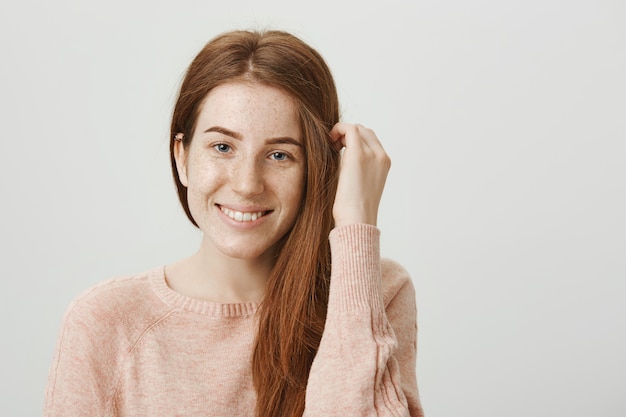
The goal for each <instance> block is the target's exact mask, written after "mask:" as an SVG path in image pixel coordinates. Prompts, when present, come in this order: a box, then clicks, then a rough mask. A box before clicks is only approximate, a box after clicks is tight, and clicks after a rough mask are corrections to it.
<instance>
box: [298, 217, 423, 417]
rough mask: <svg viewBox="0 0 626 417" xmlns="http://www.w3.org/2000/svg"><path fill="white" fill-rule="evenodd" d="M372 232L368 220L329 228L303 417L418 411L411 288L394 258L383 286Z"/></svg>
mask: <svg viewBox="0 0 626 417" xmlns="http://www.w3.org/2000/svg"><path fill="white" fill-rule="evenodd" d="M379 238H380V232H379V230H378V229H377V228H376V227H374V226H370V225H363V224H360V225H351V226H344V227H341V228H337V229H334V230H333V231H332V232H331V234H330V245H331V252H332V271H331V282H330V294H329V301H328V314H327V318H326V326H325V329H324V334H323V335H322V340H321V342H320V346H319V349H318V353H317V355H316V357H315V360H314V361H313V365H312V366H311V373H310V375H309V381H308V384H307V392H306V405H305V412H304V416H306V417H322V416H325V417H326V416H347V417H366V416H367V417H373V416H385V417H387V416H394V417H395V416H402V417H422V416H423V411H422V407H421V404H420V400H419V394H418V391H417V382H416V378H415V357H416V332H417V324H416V323H417V322H416V309H415V294H414V291H413V287H412V284H411V281H410V279H409V278H408V275H407V274H406V271H405V270H404V269H403V268H402V267H400V266H399V265H397V264H395V263H392V264H386V265H385V268H384V271H385V273H386V274H390V275H391V276H387V277H385V278H386V279H389V280H390V282H391V283H392V285H391V286H390V287H389V288H385V289H383V277H382V274H383V268H382V267H381V259H380V253H379ZM386 281H387V280H386ZM384 291H388V293H387V294H384V293H383V292H384ZM386 298H387V299H388V302H387V304H386V306H385V299H386ZM396 332H400V337H396Z"/></svg>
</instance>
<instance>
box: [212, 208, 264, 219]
mask: <svg viewBox="0 0 626 417" xmlns="http://www.w3.org/2000/svg"><path fill="white" fill-rule="evenodd" d="M219 208H220V210H222V213H224V214H225V215H227V216H228V217H230V218H231V219H233V220H236V221H238V222H253V221H255V220H257V219H259V218H261V217H263V216H265V215H267V214H269V213H270V212H271V210H270V211H246V212H243V211H237V210H231V209H228V208H226V207H222V206H219Z"/></svg>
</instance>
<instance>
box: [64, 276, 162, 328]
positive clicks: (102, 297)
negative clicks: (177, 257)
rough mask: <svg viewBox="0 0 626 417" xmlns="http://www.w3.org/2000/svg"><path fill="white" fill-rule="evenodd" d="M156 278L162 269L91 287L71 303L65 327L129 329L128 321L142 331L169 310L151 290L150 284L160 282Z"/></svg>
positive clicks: (113, 279) (119, 278) (112, 279)
mask: <svg viewBox="0 0 626 417" xmlns="http://www.w3.org/2000/svg"><path fill="white" fill-rule="evenodd" d="M159 274H162V268H159V269H153V270H150V271H145V272H142V273H138V274H134V275H127V276H121V277H116V278H111V279H108V280H105V281H103V282H100V283H98V284H96V285H94V286H92V287H91V288H89V289H88V290H86V291H84V292H83V293H82V294H80V295H79V296H77V297H76V298H74V300H73V301H72V302H71V303H70V305H69V306H68V308H67V310H66V312H65V318H64V322H65V324H66V325H71V324H72V323H79V324H80V325H81V327H83V326H87V327H88V326H91V325H93V326H98V327H103V325H105V326H106V327H108V328H110V329H112V328H115V327H119V326H120V325H128V324H129V321H133V322H135V323H137V324H139V325H140V326H141V327H143V326H145V325H146V324H147V323H150V322H154V320H157V319H158V317H159V316H162V315H164V314H166V313H167V310H169V309H168V308H167V306H166V305H165V304H163V303H162V302H160V299H159V298H158V297H157V296H156V295H155V294H154V291H153V289H152V281H153V280H155V279H159ZM140 323H144V324H143V326H142V325H141V324H140Z"/></svg>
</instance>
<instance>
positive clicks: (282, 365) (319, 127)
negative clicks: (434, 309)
mask: <svg viewBox="0 0 626 417" xmlns="http://www.w3.org/2000/svg"><path fill="white" fill-rule="evenodd" d="M236 80H248V81H254V82H259V83H262V84H266V85H271V86H274V87H277V88H280V89H281V90H283V91H285V92H286V93H287V94H289V95H290V96H291V97H293V98H294V99H295V101H296V103H297V105H298V114H299V117H300V126H301V130H302V135H303V139H304V153H305V161H306V168H305V172H306V174H305V180H304V193H303V199H302V203H301V210H300V215H299V216H298V218H297V220H296V222H295V224H294V226H293V228H292V229H291V231H290V232H289V233H287V235H286V236H284V237H283V238H282V239H281V241H280V243H279V245H280V250H279V252H278V256H277V258H276V262H275V265H274V268H273V270H272V273H271V276H270V279H269V280H268V282H267V288H266V291H265V297H264V299H263V302H262V304H261V308H260V309H259V328H258V334H257V338H256V345H255V349H254V354H253V358H252V375H253V382H254V386H255V389H256V392H257V407H256V415H257V416H259V417H279V416H280V417H292V416H293V417H295V416H301V415H302V413H303V411H304V400H305V392H306V385H307V380H308V376H309V371H310V368H311V364H312V362H313V358H314V357H315V354H316V353H317V349H318V347H319V343H320V339H321V337H322V332H323V330H324V323H325V320H326V308H327V304H328V284H329V276H330V248H329V244H328V235H329V233H330V230H331V229H332V227H333V217H332V204H333V201H334V196H335V191H336V188H337V170H338V164H339V156H338V153H337V151H336V150H335V149H334V148H333V146H332V143H331V141H330V135H329V132H330V129H331V128H332V127H333V126H334V125H335V123H337V122H338V121H339V103H338V99H337V91H336V88H335V84H334V81H333V77H332V75H331V73H330V70H329V69H328V66H327V65H326V63H325V62H324V60H323V58H322V57H321V56H320V55H319V53H317V51H315V50H314V49H313V48H311V47H310V46H309V45H307V44H306V43H304V42H303V41H301V40H300V39H298V38H297V37H295V36H293V35H291V34H289V33H285V32H280V31H267V32H251V31H234V32H228V33H225V34H222V35H220V36H218V37H216V38H215V39H213V40H212V41H210V42H209V43H208V44H207V45H206V46H205V47H204V48H203V49H202V50H201V51H200V53H199V54H198V55H197V56H196V58H195V59H194V60H193V62H192V63H191V65H190V66H189V68H188V70H187V73H186V75H185V78H184V80H183V83H182V85H181V89H180V94H179V96H178V100H177V102H176V105H175V107H174V113H173V116H172V124H171V132H170V133H171V135H170V138H171V139H170V156H171V163H172V173H173V176H174V181H175V183H176V187H177V190H178V196H179V199H180V202H181V204H182V206H183V208H184V210H185V213H187V217H188V218H189V220H190V221H191V222H192V223H193V224H194V225H196V226H197V224H196V222H195V220H194V219H193V216H192V215H191V212H190V210H189V206H188V204H187V189H186V188H185V186H183V185H182V183H181V182H180V179H179V178H178V171H177V169H176V161H175V159H174V140H175V138H174V137H175V135H176V134H177V133H183V134H184V139H183V146H189V143H190V141H191V138H192V136H193V132H194V128H195V124H196V119H197V116H198V112H199V110H200V106H201V104H202V101H203V99H204V98H205V97H206V95H207V94H208V92H209V91H210V90H211V89H212V88H214V87H216V86H218V85H220V84H222V83H225V82H230V81H236Z"/></svg>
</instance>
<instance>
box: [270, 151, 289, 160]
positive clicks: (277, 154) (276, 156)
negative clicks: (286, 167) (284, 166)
mask: <svg viewBox="0 0 626 417" xmlns="http://www.w3.org/2000/svg"><path fill="white" fill-rule="evenodd" d="M271 157H272V159H274V160H275V161H285V160H286V159H287V154H286V153H284V152H272V155H271Z"/></svg>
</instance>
